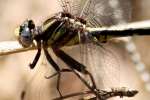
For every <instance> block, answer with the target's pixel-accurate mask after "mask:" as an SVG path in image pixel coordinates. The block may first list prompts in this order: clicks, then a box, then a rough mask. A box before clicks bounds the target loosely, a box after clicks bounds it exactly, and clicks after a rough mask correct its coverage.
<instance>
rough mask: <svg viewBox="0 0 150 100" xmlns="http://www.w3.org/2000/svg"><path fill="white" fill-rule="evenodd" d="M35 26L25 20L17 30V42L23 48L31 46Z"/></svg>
mask: <svg viewBox="0 0 150 100" xmlns="http://www.w3.org/2000/svg"><path fill="white" fill-rule="evenodd" d="M34 29H35V24H34V22H33V21H32V20H26V21H25V22H24V23H23V24H22V25H21V26H20V28H19V42H20V43H21V44H22V46H24V47H29V46H31V45H32V44H33V32H34Z"/></svg>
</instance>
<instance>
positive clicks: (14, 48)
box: [0, 41, 36, 56]
mask: <svg viewBox="0 0 150 100" xmlns="http://www.w3.org/2000/svg"><path fill="white" fill-rule="evenodd" d="M34 49H36V47H35V46H32V47H29V48H24V47H22V46H21V45H20V44H19V42H18V41H5V42H0V56H3V55H9V54H13V53H19V52H24V51H28V50H34Z"/></svg>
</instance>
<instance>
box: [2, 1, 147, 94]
mask: <svg viewBox="0 0 150 100" xmlns="http://www.w3.org/2000/svg"><path fill="white" fill-rule="evenodd" d="M91 2H92V1H91V0H87V1H85V2H81V4H82V3H83V4H84V6H83V8H84V9H80V11H81V13H80V15H79V16H77V15H76V14H74V15H76V16H77V17H76V16H74V15H72V14H70V13H68V12H69V9H68V7H69V6H70V4H71V3H69V1H66V0H62V1H61V3H62V7H63V9H64V10H63V11H64V12H61V13H57V14H56V15H54V16H53V17H51V18H50V19H48V20H46V21H45V22H44V24H43V26H44V28H43V27H36V26H35V25H34V23H33V21H32V20H26V21H25V22H24V23H23V24H22V25H21V26H20V29H19V33H20V36H19V37H18V39H19V42H20V43H21V44H22V45H23V46H24V47H26V50H28V49H31V48H37V49H38V52H37V55H36V57H35V60H34V61H33V63H31V64H30V67H31V68H34V67H35V65H36V63H37V60H38V59H39V56H40V51H41V48H42V49H44V52H45V55H46V57H47V59H48V61H49V62H50V63H51V64H52V65H53V67H54V68H55V69H56V70H57V71H58V70H60V69H59V67H58V65H57V64H56V63H54V62H53V61H52V59H51V57H50V56H49V54H48V51H47V50H46V49H47V48H48V47H49V46H50V47H52V48H53V51H54V52H55V54H56V55H57V56H58V57H59V58H61V59H62V60H64V62H66V63H67V64H68V65H69V66H72V67H71V68H73V69H75V70H77V71H79V72H81V73H83V74H84V73H89V72H87V70H86V69H85V66H84V65H82V64H80V63H78V62H76V61H75V60H73V59H72V58H71V57H69V56H68V55H67V54H65V53H64V52H63V51H62V50H60V47H62V46H70V45H75V44H79V43H80V42H81V43H86V42H93V43H95V44H97V45H98V44H99V43H98V42H106V41H107V39H108V38H111V37H121V36H130V35H134V32H137V33H138V34H140V35H147V34H146V32H149V25H147V27H145V26H142V25H141V23H139V24H138V25H139V27H135V26H137V23H136V24H135V25H134V24H129V25H125V26H124V27H122V26H112V27H106V28H105V27H102V28H91V26H92V25H93V24H94V25H93V26H95V27H97V26H102V25H100V23H98V21H96V19H93V20H92V19H91V20H90V18H91V16H88V14H84V11H86V10H88V9H87V8H86V7H87V6H89V5H90V6H91V5H94V4H95V3H96V2H98V1H95V3H94V4H92V3H91ZM70 11H72V10H71V9H70ZM88 11H90V10H88ZM82 14H83V15H82ZM84 16H85V17H86V16H88V17H87V19H86V20H89V21H91V22H89V24H86V21H85V20H84V19H83V18H84ZM82 17H83V18H82ZM98 17H99V16H98ZM55 25H56V26H55ZM88 26H89V27H88ZM56 27H57V28H56ZM115 27H117V28H115ZM50 31H51V33H49V32H50ZM74 33H76V34H74ZM138 34H137V35H138ZM61 35H62V36H61ZM135 35H136V34H135ZM65 36H66V37H65ZM64 37H65V38H64ZM101 37H102V38H103V39H101ZM72 38H73V39H72ZM33 40H35V41H36V44H34V42H33ZM18 50H20V49H18ZM3 54H4V52H3ZM50 59H51V60H50ZM74 65H77V66H74ZM81 66H82V67H81ZM62 71H70V70H62ZM60 72H61V70H60ZM89 75H90V74H89ZM90 76H91V75H90ZM91 80H93V79H91ZM93 83H94V82H93ZM87 86H88V87H89V88H90V89H91V90H92V91H93V92H95V89H96V88H94V89H93V88H91V87H90V86H89V85H88V84H87ZM94 87H95V86H94ZM96 92H97V91H96ZM95 94H98V93H95Z"/></svg>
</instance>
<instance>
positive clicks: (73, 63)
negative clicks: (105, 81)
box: [53, 48, 101, 99]
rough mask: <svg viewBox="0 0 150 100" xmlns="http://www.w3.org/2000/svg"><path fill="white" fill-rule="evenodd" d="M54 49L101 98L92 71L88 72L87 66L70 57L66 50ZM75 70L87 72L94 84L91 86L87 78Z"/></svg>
mask: <svg viewBox="0 0 150 100" xmlns="http://www.w3.org/2000/svg"><path fill="white" fill-rule="evenodd" d="M53 51H54V52H55V54H56V56H58V57H59V58H60V59H61V60H62V61H64V62H65V63H66V64H67V65H68V66H69V67H70V68H71V69H72V71H73V72H74V73H75V74H76V75H77V77H78V78H79V79H80V80H81V81H82V82H83V83H84V84H85V85H86V86H87V87H88V88H89V89H90V90H91V91H92V92H93V93H95V95H96V96H97V97H98V98H99V99H101V96H100V95H99V93H98V89H97V88H96V84H95V82H94V78H93V76H92V75H91V73H90V72H88V71H87V70H86V67H85V66H84V65H83V64H81V63H79V62H77V61H76V60H74V59H73V58H72V57H70V56H69V55H67V54H66V53H65V52H64V51H62V50H60V49H55V48H53ZM75 70H77V71H79V72H81V73H83V74H87V75H89V76H90V78H91V81H92V84H93V86H92V87H91V86H90V85H89V84H88V83H87V82H86V81H85V79H83V78H82V77H81V76H80V75H79V74H78V73H77V72H76V71H75Z"/></svg>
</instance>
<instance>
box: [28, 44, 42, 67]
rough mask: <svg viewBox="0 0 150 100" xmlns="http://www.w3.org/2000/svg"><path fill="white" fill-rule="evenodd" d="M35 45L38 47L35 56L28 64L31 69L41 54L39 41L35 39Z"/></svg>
mask: <svg viewBox="0 0 150 100" xmlns="http://www.w3.org/2000/svg"><path fill="white" fill-rule="evenodd" d="M37 47H38V51H37V53H36V56H35V58H34V60H33V62H32V63H30V64H29V67H30V68H31V69H33V68H34V67H35V65H36V64H37V62H38V60H39V58H40V55H41V42H40V41H37Z"/></svg>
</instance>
